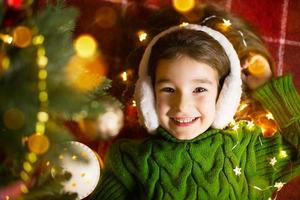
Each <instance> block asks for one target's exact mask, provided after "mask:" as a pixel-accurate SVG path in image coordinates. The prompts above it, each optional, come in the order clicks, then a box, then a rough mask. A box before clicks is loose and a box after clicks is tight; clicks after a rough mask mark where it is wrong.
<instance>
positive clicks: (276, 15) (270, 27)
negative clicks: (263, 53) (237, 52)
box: [208, 0, 300, 91]
mask: <svg viewBox="0 0 300 200" xmlns="http://www.w3.org/2000/svg"><path fill="white" fill-rule="evenodd" d="M211 1H212V2H214V3H217V4H219V5H222V6H225V7H226V8H227V9H228V10H231V11H232V12H233V13H236V14H237V15H240V16H243V17H244V18H246V19H247V20H248V21H250V22H251V23H252V24H253V25H254V26H255V27H256V28H257V30H258V32H259V33H261V35H262V36H263V38H264V40H265V42H266V44H267V46H268V48H269V50H270V52H271V54H272V56H273V57H274V59H275V63H276V66H275V67H276V69H275V74H276V75H277V76H279V75H282V74H287V73H290V74H292V75H293V77H294V82H295V85H296V87H297V89H298V91H300V12H299V10H300V1H299V0H276V1H274V0H211ZM208 2H210V1H209V0H208Z"/></svg>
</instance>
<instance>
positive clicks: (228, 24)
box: [223, 19, 231, 27]
mask: <svg viewBox="0 0 300 200" xmlns="http://www.w3.org/2000/svg"><path fill="white" fill-rule="evenodd" d="M223 25H224V26H226V27H229V26H231V22H230V20H227V19H223Z"/></svg>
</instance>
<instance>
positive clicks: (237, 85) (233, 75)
mask: <svg viewBox="0 0 300 200" xmlns="http://www.w3.org/2000/svg"><path fill="white" fill-rule="evenodd" d="M182 28H186V29H192V30H197V31H202V32H205V33H207V34H208V35H210V36H211V37H213V38H214V39H215V40H216V41H218V42H219V43H220V45H221V46H222V47H223V49H224V50H225V53H226V54H227V56H228V58H229V61H230V73H229V75H228V76H227V77H226V78H225V80H224V83H223V86H222V89H221V92H220V94H219V97H218V100H217V104H216V114H215V119H214V122H213V124H212V127H214V128H219V129H222V128H224V127H226V126H227V125H228V124H229V123H230V122H231V121H232V120H233V117H234V114H235V112H236V110H237V108H238V106H239V103H240V98H241V94H242V79H241V72H240V60H239V58H238V55H237V53H236V51H235V50H234V48H233V46H232V44H231V43H230V42H229V41H228V40H227V38H226V37H225V36H224V35H223V34H221V33H220V32H218V31H215V30H213V29H211V28H209V27H206V26H200V25H197V24H189V25H185V26H182V25H180V26H174V27H171V28H169V29H167V30H165V31H163V32H161V33H159V34H158V35H157V36H155V37H154V38H153V39H152V40H151V42H150V43H149V45H148V46H147V48H146V50H145V52H144V55H143V57H142V60H141V62H140V66H139V79H138V81H137V83H136V86H135V99H136V102H137V108H138V112H139V118H140V120H141V122H142V123H143V124H144V126H145V127H146V128H147V129H148V131H149V132H150V133H155V132H154V131H155V130H156V128H158V126H159V122H158V118H157V114H156V109H155V97H154V90H153V87H152V84H151V78H150V76H149V75H148V62H149V57H150V54H151V49H152V46H153V45H154V44H155V43H156V41H157V40H158V39H159V38H161V37H163V36H164V35H166V34H168V33H170V32H173V31H176V30H179V29H182Z"/></svg>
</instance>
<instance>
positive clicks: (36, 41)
mask: <svg viewBox="0 0 300 200" xmlns="http://www.w3.org/2000/svg"><path fill="white" fill-rule="evenodd" d="M44 40H45V38H44V36H43V35H37V36H35V37H34V38H33V39H32V43H33V44H34V45H40V44H43V43H44Z"/></svg>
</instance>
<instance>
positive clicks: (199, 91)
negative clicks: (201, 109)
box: [193, 87, 207, 93]
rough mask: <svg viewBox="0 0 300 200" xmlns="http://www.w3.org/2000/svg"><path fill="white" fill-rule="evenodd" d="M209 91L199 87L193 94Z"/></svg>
mask: <svg viewBox="0 0 300 200" xmlns="http://www.w3.org/2000/svg"><path fill="white" fill-rule="evenodd" d="M206 91H207V89H205V88H203V87H197V88H196V89H195V90H194V91H193V93H201V92H206Z"/></svg>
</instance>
